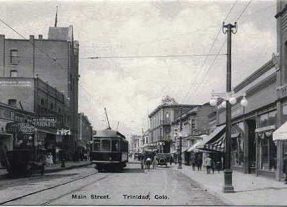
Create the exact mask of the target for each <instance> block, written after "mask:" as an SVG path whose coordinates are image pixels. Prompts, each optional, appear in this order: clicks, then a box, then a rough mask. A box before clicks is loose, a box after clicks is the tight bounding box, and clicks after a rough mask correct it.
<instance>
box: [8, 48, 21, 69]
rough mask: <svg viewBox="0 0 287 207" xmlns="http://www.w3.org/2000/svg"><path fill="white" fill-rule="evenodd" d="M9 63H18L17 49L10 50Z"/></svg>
mask: <svg viewBox="0 0 287 207" xmlns="http://www.w3.org/2000/svg"><path fill="white" fill-rule="evenodd" d="M10 63H11V64H12V65H17V64H18V63H19V59H18V50H15V49H13V50H10Z"/></svg>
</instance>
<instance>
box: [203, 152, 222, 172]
mask: <svg viewBox="0 0 287 207" xmlns="http://www.w3.org/2000/svg"><path fill="white" fill-rule="evenodd" d="M204 163H205V166H206V173H207V174H209V173H210V172H211V171H212V173H214V170H215V169H216V170H217V171H218V173H219V172H220V170H221V169H222V163H221V160H217V161H215V160H214V159H213V158H212V157H211V156H210V155H208V156H207V157H206V158H205V160H204Z"/></svg>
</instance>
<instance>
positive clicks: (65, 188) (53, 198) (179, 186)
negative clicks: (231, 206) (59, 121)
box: [0, 164, 224, 205]
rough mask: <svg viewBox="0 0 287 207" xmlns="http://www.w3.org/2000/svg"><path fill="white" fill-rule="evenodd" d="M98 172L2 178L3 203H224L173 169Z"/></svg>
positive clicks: (0, 195) (135, 166) (132, 167)
mask: <svg viewBox="0 0 287 207" xmlns="http://www.w3.org/2000/svg"><path fill="white" fill-rule="evenodd" d="M139 167H140V166H139V165H138V164H129V165H128V166H127V167H126V168H125V170H124V171H123V172H122V173H110V172H103V173H97V171H96V170H95V169H94V168H93V167H92V166H88V167H83V168H80V169H72V170H66V171H62V172H57V173H50V174H47V175H44V176H43V177H42V176H39V175H35V176H33V177H31V178H20V179H13V180H3V181H0V204H2V205H224V203H223V202H222V201H221V200H219V199H218V198H216V197H215V196H213V195H211V194H209V193H208V192H206V191H203V190H201V189H200V188H199V187H197V186H196V185H195V184H194V183H193V182H192V180H190V178H188V177H187V176H185V175H183V174H182V173H180V172H178V171H177V170H174V169H172V168H171V167H168V168H165V167H158V168H157V169H151V170H149V171H147V170H141V169H140V168H139Z"/></svg>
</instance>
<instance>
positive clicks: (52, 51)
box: [0, 26, 79, 152]
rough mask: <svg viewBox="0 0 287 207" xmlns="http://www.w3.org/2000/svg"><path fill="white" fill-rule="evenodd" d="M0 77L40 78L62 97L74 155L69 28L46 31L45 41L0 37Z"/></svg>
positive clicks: (75, 73) (73, 58)
mask: <svg viewBox="0 0 287 207" xmlns="http://www.w3.org/2000/svg"><path fill="white" fill-rule="evenodd" d="M0 77H7V78H9V77H10V78H15V77H18V78H19V77H22V78H40V79H41V80H43V81H44V82H46V83H47V84H49V85H50V86H52V87H54V88H55V89H57V90H58V91H59V92H62V93H63V94H64V97H65V106H66V111H67V112H68V113H67V116H66V119H67V122H68V128H69V129H70V130H71V140H70V142H69V145H70V146H69V148H70V150H71V152H74V151H75V149H76V143H77V139H78V124H77V123H78V121H77V117H78V80H79V43H78V41H75V40H74V38H73V27H72V26H69V27H50V28H49V32H48V38H47V39H44V38H43V35H41V34H40V35H39V36H38V37H37V38H35V37H34V35H30V38H29V39H10V38H6V37H5V35H0ZM35 107H36V106H35ZM36 111H37V110H36V109H34V112H36Z"/></svg>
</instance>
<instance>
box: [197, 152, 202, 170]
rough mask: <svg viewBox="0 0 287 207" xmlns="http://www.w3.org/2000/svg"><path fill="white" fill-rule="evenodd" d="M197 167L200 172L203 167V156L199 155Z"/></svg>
mask: <svg viewBox="0 0 287 207" xmlns="http://www.w3.org/2000/svg"><path fill="white" fill-rule="evenodd" d="M196 165H197V170H198V171H200V170H201V167H202V158H201V155H198V156H197V157H196Z"/></svg>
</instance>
